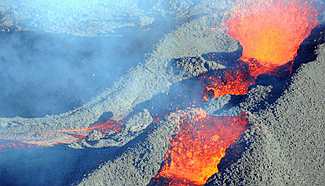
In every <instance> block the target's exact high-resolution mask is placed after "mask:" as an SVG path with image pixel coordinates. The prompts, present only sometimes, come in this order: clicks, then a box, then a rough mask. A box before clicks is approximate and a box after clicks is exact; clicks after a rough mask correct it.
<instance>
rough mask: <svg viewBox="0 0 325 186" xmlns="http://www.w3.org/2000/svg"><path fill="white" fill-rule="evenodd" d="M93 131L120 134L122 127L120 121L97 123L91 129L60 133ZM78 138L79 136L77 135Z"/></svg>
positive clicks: (70, 130)
mask: <svg viewBox="0 0 325 186" xmlns="http://www.w3.org/2000/svg"><path fill="white" fill-rule="evenodd" d="M93 130H98V131H100V132H101V133H107V132H109V131H114V132H120V131H121V130H122V125H121V124H120V122H118V121H114V120H108V121H106V122H103V123H95V124H93V125H91V126H89V127H85V128H78V129H64V130H60V132H90V131H93ZM76 136H78V135H77V134H76ZM80 136H82V135H80Z"/></svg>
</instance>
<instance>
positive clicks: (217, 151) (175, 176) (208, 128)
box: [152, 114, 248, 186]
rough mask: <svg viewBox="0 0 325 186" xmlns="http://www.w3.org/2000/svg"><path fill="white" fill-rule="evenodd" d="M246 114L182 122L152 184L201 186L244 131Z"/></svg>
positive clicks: (203, 117) (216, 169)
mask: <svg viewBox="0 0 325 186" xmlns="http://www.w3.org/2000/svg"><path fill="white" fill-rule="evenodd" d="M247 125H248V120H247V117H246V114H242V115H240V116H223V117H215V116H208V115H206V114H201V115H200V117H199V118H198V119H195V120H184V122H182V124H181V126H180V131H179V132H178V134H177V135H176V136H175V137H174V138H173V139H172V140H171V144H170V148H169V149H168V151H167V153H166V154H165V156H164V161H163V165H162V167H161V169H160V171H159V173H158V174H157V175H156V176H155V177H154V178H153V180H152V183H155V184H158V185H159V184H161V185H175V186H176V185H177V186H182V185H203V184H205V183H206V181H207V180H208V178H209V177H211V176H212V175H213V174H215V173H217V172H218V167H217V165H218V164H219V162H220V161H221V159H222V158H223V157H224V156H225V153H226V149H227V148H228V147H229V146H230V145H231V144H233V143H234V142H235V141H236V140H237V139H238V138H239V137H240V135H241V134H242V132H243V131H245V130H246V128H247Z"/></svg>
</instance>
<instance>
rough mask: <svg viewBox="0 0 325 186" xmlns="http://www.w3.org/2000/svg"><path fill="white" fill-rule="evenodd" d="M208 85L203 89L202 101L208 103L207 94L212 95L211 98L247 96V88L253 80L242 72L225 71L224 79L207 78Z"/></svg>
mask: <svg viewBox="0 0 325 186" xmlns="http://www.w3.org/2000/svg"><path fill="white" fill-rule="evenodd" d="M208 81H209V83H208V85H207V86H206V87H205V89H204V93H203V94H204V95H203V99H204V100H205V101H208V99H209V93H210V94H211V93H212V96H213V98H218V97H221V96H224V95H228V94H229V95H244V94H247V92H248V88H249V86H251V85H253V84H254V83H255V80H254V79H252V78H251V77H250V75H249V74H248V73H245V71H243V70H237V71H234V72H233V71H231V70H227V71H225V73H224V77H223V78H221V77H214V76H211V77H209V78H208Z"/></svg>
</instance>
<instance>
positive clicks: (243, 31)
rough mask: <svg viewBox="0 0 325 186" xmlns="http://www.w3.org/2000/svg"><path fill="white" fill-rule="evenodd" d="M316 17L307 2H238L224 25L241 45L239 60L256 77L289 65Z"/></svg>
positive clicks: (292, 0)
mask: <svg viewBox="0 0 325 186" xmlns="http://www.w3.org/2000/svg"><path fill="white" fill-rule="evenodd" d="M317 16H318V12H317V10H316V8H315V7H314V6H313V5H312V3H311V2H310V1H303V0H290V1H284V0H263V1H260V0H245V1H242V0H241V1H239V3H238V5H237V6H236V7H235V8H234V9H233V11H232V12H231V13H230V17H229V18H228V19H227V20H226V22H225V25H226V27H227V28H228V29H227V32H228V34H229V35H230V36H232V37H233V38H234V39H236V40H238V41H239V42H240V44H241V45H242V47H243V54H242V57H241V60H243V61H244V62H245V63H247V64H248V65H249V67H250V74H251V75H252V76H253V77H256V76H258V75H260V74H264V73H268V72H271V71H272V70H273V69H275V68H277V67H279V66H281V65H284V64H286V63H288V62H292V61H293V60H294V58H295V57H296V54H297V51H298V48H299V46H300V44H301V43H302V42H303V40H304V39H305V38H306V37H307V36H308V35H309V34H310V33H311V31H312V29H313V28H315V27H316V26H317V25H318V20H317Z"/></svg>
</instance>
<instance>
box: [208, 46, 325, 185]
mask: <svg viewBox="0 0 325 186" xmlns="http://www.w3.org/2000/svg"><path fill="white" fill-rule="evenodd" d="M324 72H325V46H324V45H322V46H320V49H319V55H318V58H317V60H316V61H313V62H310V63H308V64H304V65H302V66H301V68H300V69H299V70H298V72H297V73H296V74H294V76H293V77H292V82H291V84H290V87H289V88H288V89H287V90H286V91H285V92H284V94H283V95H282V96H281V97H280V98H279V99H278V100H277V101H276V102H275V103H274V104H273V105H271V106H270V107H269V108H267V109H266V110H263V111H260V112H257V113H252V115H251V117H250V123H251V125H252V128H251V130H250V131H247V132H246V134H245V137H246V138H248V141H250V142H251V144H250V146H249V148H248V149H247V150H246V151H245V152H244V153H243V156H242V157H241V158H240V159H239V160H238V161H237V162H235V163H234V164H232V165H231V166H230V167H228V168H226V170H224V171H223V172H222V173H221V174H218V175H216V176H215V177H214V178H213V179H212V180H211V182H210V183H209V184H208V185H323V184H324V182H325V150H324V149H325V125H324V124H325V106H324V105H325V99H324V94H325V82H324V78H325V75H324ZM252 134H253V135H252Z"/></svg>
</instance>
